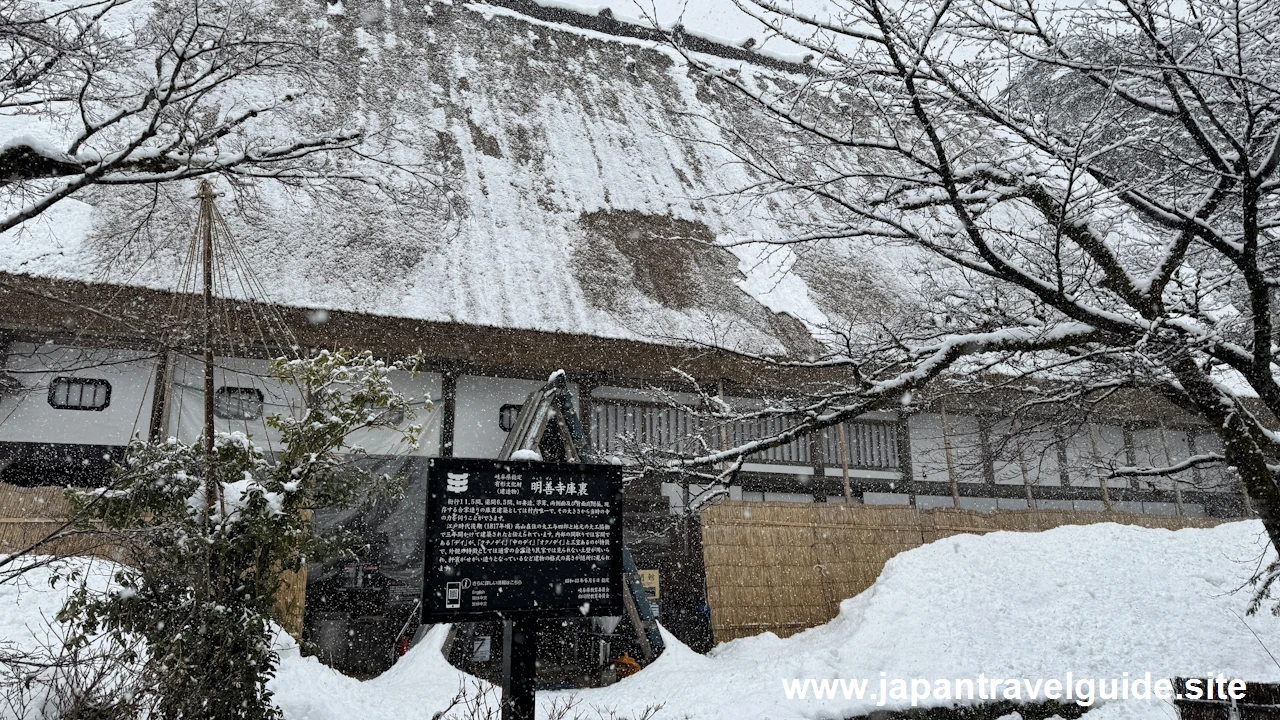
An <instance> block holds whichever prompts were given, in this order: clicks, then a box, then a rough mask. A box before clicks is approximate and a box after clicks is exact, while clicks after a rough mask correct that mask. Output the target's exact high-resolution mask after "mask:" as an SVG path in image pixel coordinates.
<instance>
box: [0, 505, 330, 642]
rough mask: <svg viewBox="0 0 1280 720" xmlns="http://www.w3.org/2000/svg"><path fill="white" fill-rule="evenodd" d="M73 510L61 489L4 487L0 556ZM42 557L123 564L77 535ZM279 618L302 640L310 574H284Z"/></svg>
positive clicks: (46, 548)
mask: <svg viewBox="0 0 1280 720" xmlns="http://www.w3.org/2000/svg"><path fill="white" fill-rule="evenodd" d="M69 512H70V507H69V506H68V504H67V500H66V491H65V490H63V489H62V488H57V487H32V488H24V487H17V486H15V485H8V484H5V483H0V555H4V554H8V553H14V552H21V551H23V550H26V549H27V548H29V547H31V546H32V545H34V544H35V543H37V542H39V541H41V540H43V539H44V538H45V537H47V536H48V535H49V534H50V533H54V532H57V531H58V530H59V529H61V528H63V527H64V526H65V525H66V520H67V516H68V513H69ZM36 552H37V553H38V554H40V555H58V556H64V557H66V556H92V557H99V558H106V559H109V560H114V561H117V562H119V561H121V559H122V555H121V553H120V549H119V546H113V545H111V544H110V541H109V540H107V539H106V538H105V537H98V536H95V534H93V533H76V534H72V535H68V536H66V537H60V538H57V539H55V540H52V541H50V542H47V543H45V544H43V545H41V546H40V548H39V549H37V550H36ZM281 581H282V586H281V588H280V591H279V592H278V593H277V594H276V616H277V620H278V621H279V622H280V625H281V626H282V627H284V629H285V630H286V631H288V632H289V634H291V635H293V636H294V637H295V638H301V637H302V617H303V606H304V603H305V600H306V589H307V588H306V586H307V570H306V568H305V567H304V568H303V569H302V570H301V571H299V572H284V573H281Z"/></svg>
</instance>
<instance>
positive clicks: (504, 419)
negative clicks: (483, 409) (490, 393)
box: [489, 405, 524, 432]
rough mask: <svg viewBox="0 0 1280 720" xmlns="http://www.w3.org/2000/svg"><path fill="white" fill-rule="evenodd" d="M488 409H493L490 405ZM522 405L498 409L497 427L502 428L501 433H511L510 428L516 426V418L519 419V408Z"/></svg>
mask: <svg viewBox="0 0 1280 720" xmlns="http://www.w3.org/2000/svg"><path fill="white" fill-rule="evenodd" d="M489 407H493V406H492V405H490V406H489ZM522 407H524V406H523V405H503V406H502V407H501V408H499V409H498V427H500V428H502V432H511V428H514V427H515V426H516V418H518V417H520V408H522Z"/></svg>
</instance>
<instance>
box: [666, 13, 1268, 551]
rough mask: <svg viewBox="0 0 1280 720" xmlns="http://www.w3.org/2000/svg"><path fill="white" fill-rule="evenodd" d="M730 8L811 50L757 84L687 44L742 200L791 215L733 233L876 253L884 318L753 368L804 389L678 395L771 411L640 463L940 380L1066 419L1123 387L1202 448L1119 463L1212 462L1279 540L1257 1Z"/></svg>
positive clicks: (732, 450)
mask: <svg viewBox="0 0 1280 720" xmlns="http://www.w3.org/2000/svg"><path fill="white" fill-rule="evenodd" d="M735 2H736V3H737V5H738V7H739V8H740V9H741V10H742V11H743V12H744V13H748V14H750V15H752V16H753V17H755V18H756V19H758V20H759V22H760V23H761V25H762V27H763V28H765V29H766V30H767V32H769V33H770V34H775V35H777V36H781V37H782V38H784V39H785V40H787V41H789V42H791V43H794V44H796V45H799V46H802V47H803V48H805V49H806V50H807V51H808V52H810V53H811V54H812V56H813V58H812V59H811V62H810V70H809V72H807V73H806V74H804V75H798V76H793V77H780V76H778V75H777V74H776V73H765V72H762V71H759V70H753V69H752V68H750V67H744V68H738V69H728V68H726V67H725V66H724V64H723V63H719V62H717V63H711V62H707V61H705V60H704V59H703V58H700V57H697V56H694V55H691V54H687V55H686V58H687V60H688V62H689V63H690V64H691V65H692V66H693V67H694V68H695V69H696V70H697V71H700V73H699V74H700V75H701V77H702V78H704V79H705V81H706V82H708V83H710V84H713V85H718V86H719V87H720V88H721V89H727V90H729V91H730V92H731V93H732V94H734V95H736V96H737V97H738V98H739V99H740V100H745V101H746V103H747V105H748V106H750V107H752V108H754V109H755V110H753V111H751V112H747V113H738V114H729V115H726V116H724V117H722V118H721V119H720V120H719V121H718V122H719V125H720V131H721V132H720V137H721V138H722V140H721V141H719V142H721V144H722V145H723V146H724V147H725V148H727V149H728V150H730V151H731V152H733V153H734V154H735V155H736V156H737V158H739V159H740V160H741V162H743V163H745V164H746V165H747V166H748V167H749V168H750V170H751V171H752V173H753V174H754V177H755V178H757V181H756V182H755V184H753V185H752V186H751V187H745V188H741V191H742V193H744V194H746V195H779V194H781V195H785V196H787V200H789V201H790V204H789V205H788V207H791V208H793V209H794V213H793V219H794V222H795V225H794V231H793V232H791V233H789V234H786V235H782V236H777V237H752V238H746V239H744V242H766V243H775V244H777V245H782V246H788V248H790V249H792V250H796V251H802V250H803V249H804V248H806V247H811V246H817V245H841V246H846V247H855V248H860V249H862V250H863V251H866V250H868V249H882V248H886V247H892V248H895V256H896V257H898V258H899V259H900V260H899V261H898V262H897V263H896V264H895V267H894V272H895V273H897V274H898V276H899V278H898V280H900V282H897V283H896V284H897V287H899V288H901V289H902V290H901V293H900V297H899V300H900V302H899V306H898V308H899V310H898V312H896V313H893V314H891V315H890V316H881V317H875V318H862V317H859V316H858V314H857V312H856V309H854V308H850V311H849V312H848V313H846V314H845V317H844V318H843V322H841V323H833V325H832V326H831V327H827V328H820V329H819V332H820V333H823V332H825V334H826V335H827V340H828V347H829V352H828V354H827V355H826V356H824V357H820V358H817V359H815V360H805V361H797V362H792V361H786V360H782V359H778V358H765V357H760V358H759V359H760V360H761V361H762V362H768V363H772V364H775V365H778V364H781V365H789V366H803V367H810V368H815V369H822V370H823V371H824V372H826V373H827V377H828V378H830V379H829V380H828V381H827V382H826V384H825V385H823V386H821V387H815V388H813V389H811V390H810V391H809V392H807V393H806V394H804V395H803V396H797V397H792V398H788V399H786V400H785V401H782V400H779V401H777V402H773V403H771V404H769V405H768V406H765V407H762V408H760V409H757V410H752V411H750V412H742V411H735V410H734V409H733V408H729V407H727V406H725V405H724V403H722V402H719V401H718V400H717V397H716V395H715V394H713V393H707V392H704V393H702V396H703V398H704V402H703V405H702V406H701V407H700V408H695V410H696V411H697V412H698V413H700V414H701V415H702V416H703V417H704V419H705V420H707V421H710V422H741V421H743V420H755V419H760V418H786V419H787V423H786V425H785V428H784V429H782V430H780V431H778V432H773V433H767V434H766V436H765V437H760V438H757V439H755V440H753V441H751V442H747V443H741V444H736V445H734V446H732V447H723V448H712V447H711V446H707V447H706V448H705V451H704V452H699V453H694V454H692V455H685V456H684V457H681V458H678V459H668V460H665V461H663V462H664V463H665V465H666V466H667V467H691V466H692V467H709V466H713V465H714V466H716V467H717V468H722V469H720V470H717V471H716V472H708V473H707V475H708V478H709V479H719V480H721V481H723V480H724V479H725V478H726V477H727V475H728V474H730V473H732V472H734V471H736V469H737V468H739V467H740V465H741V462H742V459H743V458H744V457H746V456H749V455H750V454H752V453H755V452H759V451H760V450H762V449H767V448H769V447H776V446H778V445H781V444H785V443H789V442H792V441H794V440H795V439H796V438H799V437H802V436H805V435H807V434H811V433H814V432H817V431H819V430H821V429H822V428H826V427H830V426H833V425H836V424H838V423H840V422H842V421H846V420H851V419H853V418H855V417H857V416H858V415H861V414H863V413H865V412H867V411H870V410H874V409H880V408H887V407H897V406H899V405H900V404H902V403H904V402H906V403H912V402H918V401H920V400H921V399H922V398H925V397H927V393H928V392H930V391H931V390H933V389H936V388H939V387H943V386H945V387H946V388H948V389H949V391H951V390H954V389H956V388H968V389H974V390H977V389H986V390H992V389H1002V390H1009V389H1011V388H1017V389H1018V390H1019V391H1020V392H1022V393H1026V394H1028V396H1029V399H1027V400H1026V401H1025V402H1026V403H1028V404H1049V403H1074V404H1077V405H1080V406H1083V407H1088V406H1090V405H1095V404H1097V403H1100V402H1103V401H1104V400H1106V399H1107V398H1110V397H1113V396H1114V395H1115V394H1116V393H1118V392H1121V391H1124V390H1127V389H1136V390H1139V391H1141V392H1145V393H1154V394H1156V395H1157V396H1159V397H1161V398H1164V399H1166V400H1168V401H1171V402H1172V403H1174V404H1175V405H1177V406H1178V407H1180V408H1182V409H1184V410H1187V411H1189V412H1191V413H1193V414H1194V415H1196V416H1198V417H1200V418H1203V419H1204V420H1205V421H1206V423H1207V424H1208V425H1209V426H1210V427H1212V428H1213V429H1214V430H1215V431H1216V432H1217V434H1218V436H1219V437H1220V438H1221V441H1222V448H1223V449H1222V451H1221V452H1207V453H1198V454H1196V455H1195V456H1193V457H1191V458H1188V459H1187V460H1185V461H1183V462H1181V463H1178V464H1177V465H1176V466H1173V467H1161V468H1141V469H1140V468H1128V469H1122V470H1127V471H1128V472H1131V473H1134V474H1144V475H1148V476H1153V475H1160V474H1170V473H1173V472H1176V471H1183V470H1187V469H1190V468H1193V467H1198V466H1205V465H1211V464H1222V463H1225V464H1227V465H1229V466H1231V467H1232V468H1234V469H1235V470H1237V471H1238V472H1239V475H1240V477H1241V479H1242V480H1243V484H1244V487H1245V488H1246V490H1247V493H1248V496H1249V498H1250V499H1251V500H1252V502H1253V506H1254V508H1255V509H1256V510H1257V512H1258V514H1259V516H1260V517H1261V519H1262V522H1263V524H1264V525H1265V527H1266V530H1267V533H1268V535H1269V536H1270V538H1271V541H1272V543H1273V544H1274V545H1276V546H1277V547H1280V486H1278V485H1277V473H1280V464H1277V462H1276V460H1275V458H1276V457H1277V455H1278V452H1277V451H1280V424H1277V420H1276V418H1277V417H1280V383H1278V382H1277V379H1276V376H1275V363H1276V361H1277V359H1276V352H1277V343H1276V330H1275V327H1274V324H1275V318H1276V314H1275V308H1274V303H1275V290H1276V286H1277V283H1278V282H1280V281H1277V279H1276V260H1277V252H1276V250H1277V247H1276V227H1277V223H1278V222H1280V214H1278V213H1277V189H1278V188H1280V177H1278V175H1277V168H1278V167H1280V105H1278V103H1280V37H1278V36H1277V33H1278V32H1280V29H1278V28H1280V6H1276V4H1274V3H1243V2H1232V1H1231V0H1192V1H1191V2H1179V3H1165V2H1143V1H1140V0H1107V1H1100V2H1097V3H1090V4H1088V5H1082V6H1081V7H1079V8H1074V7H1072V8H1067V9H1063V8H1062V7H1061V6H1060V5H1055V4H1052V3H1041V2H1039V1H1038V0H1010V1H1003V0H1002V1H999V2H997V1H994V0H963V1H960V2H941V3H938V2H919V1H913V0H907V1H906V2H896V1H895V2H881V1H880V0H839V1H838V2H834V3H830V6H831V7H833V8H834V9H833V10H831V12H830V13H829V14H826V15H821V16H818V15H809V14H806V13H803V12H800V11H798V10H796V9H795V7H794V6H793V5H792V4H790V3H781V2H775V1H774V0H735ZM676 47H679V45H678V43H677V44H676ZM760 110H763V113H761V112H759V111H760ZM761 116H763V117H764V118H765V119H764V120H763V121H761V120H760V117H761ZM853 254H854V255H856V253H853ZM737 350H739V351H741V349H740V348H739V349H737ZM748 354H750V353H748ZM1030 381H1035V382H1030ZM723 463H729V464H728V465H724V464H723Z"/></svg>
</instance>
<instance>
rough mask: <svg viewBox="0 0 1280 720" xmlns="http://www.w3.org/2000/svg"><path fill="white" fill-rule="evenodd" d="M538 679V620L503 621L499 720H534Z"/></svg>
mask: <svg viewBox="0 0 1280 720" xmlns="http://www.w3.org/2000/svg"><path fill="white" fill-rule="evenodd" d="M537 679H538V621H537V620H536V619H534V618H519V619H516V620H504V621H503V622H502V720H534V717H533V713H534V705H535V703H534V696H535V688H536V687H537Z"/></svg>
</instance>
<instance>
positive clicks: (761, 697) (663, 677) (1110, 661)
mask: <svg viewBox="0 0 1280 720" xmlns="http://www.w3.org/2000/svg"><path fill="white" fill-rule="evenodd" d="M1270 552H1271V551H1270V550H1269V549H1268V548H1267V544H1266V541H1265V536H1264V534H1263V532H1262V526H1261V524H1260V523H1258V522H1254V521H1250V522H1238V523H1231V524H1227V525H1223V526H1220V527H1217V528H1214V529H1207V530H1199V529H1191V530H1179V531H1176V532H1171V531H1167V530H1148V529H1143V528H1138V527H1132V526H1122V525H1115V524H1102V525H1090V526H1076V527H1063V528H1058V529H1056V530H1050V531H1047V532H1043V533H1029V534H1023V533H1003V532H1002V533H992V534H989V535H985V536H972V535H962V536H957V537H953V538H947V539H944V540H940V541H938V542H935V543H932V544H930V545H926V546H924V547H921V548H917V549H915V550H911V551H909V552H906V553H903V554H901V555H899V556H898V557H896V558H894V559H893V560H892V561H890V562H889V564H888V565H886V566H885V569H884V572H883V573H882V574H881V576H880V579H879V580H878V581H877V582H876V584H875V585H873V586H872V587H871V588H870V589H868V590H867V591H866V592H864V593H862V594H861V595H859V596H858V597H856V598H852V599H849V600H846V601H844V603H843V604H842V605H841V610H840V615H839V616H838V617H837V618H836V619H834V620H832V621H831V622H830V623H828V624H826V625H823V626H821V627H818V628H814V629H812V630H809V631H807V632H804V633H801V634H799V635H796V636H794V637H791V638H787V639H781V638H778V637H777V636H775V635H773V634H771V633H766V634H763V635H760V636H757V637H753V638H745V639H742V640H735V641H733V642H730V643H725V644H723V645H721V646H719V647H718V648H716V649H715V650H714V651H713V652H712V653H710V654H709V655H706V656H703V655H698V654H697V653H694V652H693V651H691V650H689V649H688V648H687V647H685V646H684V645H682V644H680V642H679V641H677V640H676V639H675V638H673V637H671V636H670V635H664V636H665V639H666V642H667V647H668V649H667V652H666V653H665V654H663V656H662V657H661V658H659V659H658V660H657V661H656V662H655V663H654V664H653V665H651V666H650V667H649V668H647V669H646V670H644V671H643V672H641V673H639V674H638V675H635V676H633V677H630V678H627V679H625V680H623V681H622V682H620V683H618V684H616V685H614V686H612V687H609V688H601V689H596V690H585V691H581V692H578V693H576V699H577V700H578V701H579V702H580V705H579V709H581V710H585V712H586V713H587V717H591V716H592V713H591V708H593V707H594V708H600V709H602V710H606V711H610V710H611V711H616V712H617V714H618V716H619V717H628V716H633V715H636V714H638V713H639V712H640V711H641V710H642V709H643V708H645V707H647V706H651V705H656V704H662V705H663V706H664V708H663V710H662V712H661V713H660V714H659V715H658V717H660V718H661V717H670V718H685V717H688V718H694V719H702V718H706V719H708V720H710V719H712V718H722V717H726V716H729V715H732V716H733V717H735V718H742V719H744V720H749V719H752V718H760V719H762V720H763V719H766V718H767V719H769V720H776V719H778V718H812V719H813V720H826V719H831V718H846V717H849V716H852V715H858V714H863V713H866V712H869V711H872V710H875V709H876V707H875V705H874V701H873V700H870V699H863V700H857V699H851V700H845V699H844V698H843V697H841V698H839V699H837V700H815V699H813V698H812V697H810V698H809V699H807V700H788V699H787V697H786V695H785V693H784V691H783V681H784V680H789V679H795V678H815V679H824V678H827V679H835V678H853V679H858V678H867V679H869V680H871V682H872V688H873V689H874V686H875V685H878V682H879V678H880V677H881V675H880V673H882V672H883V673H886V677H887V678H904V679H908V680H909V679H911V678H915V677H921V678H928V679H930V680H933V679H939V678H971V677H972V678H976V677H977V676H978V674H979V673H984V674H985V675H986V677H988V678H990V677H1002V678H1006V677H1027V678H1032V679H1035V678H1039V677H1045V678H1055V677H1056V678H1062V677H1064V676H1065V675H1066V673H1067V672H1072V673H1073V674H1074V676H1075V677H1077V678H1079V677H1084V676H1090V677H1095V678H1097V677H1107V678H1110V677H1121V674H1122V673H1125V672H1127V673H1129V674H1130V676H1131V677H1132V676H1141V675H1143V674H1144V673H1146V672H1150V673H1151V674H1152V676H1153V677H1156V678H1161V677H1173V676H1177V675H1183V676H1203V675H1204V674H1207V673H1209V672H1214V673H1217V672H1222V673H1224V674H1226V675H1228V676H1232V677H1240V678H1245V679H1248V680H1255V681H1275V680H1278V679H1280V668H1278V667H1277V665H1276V663H1275V662H1274V661H1272V660H1271V658H1270V657H1269V655H1268V653H1267V649H1266V648H1264V647H1263V643H1267V644H1268V645H1272V644H1275V645H1277V646H1280V642H1277V641H1276V638H1277V637H1280V618H1276V617H1274V616H1271V615H1269V614H1264V615H1261V616H1257V617H1245V615H1244V611H1245V607H1246V606H1247V604H1248V601H1249V589H1248V587H1247V585H1246V583H1247V580H1248V578H1249V576H1250V575H1251V574H1252V572H1253V571H1254V569H1255V568H1256V567H1258V565H1259V563H1261V562H1266V561H1267V560H1268V559H1269V555H1270ZM42 588H44V590H43V591H42ZM25 593H26V594H25V595H22V596H21V597H20V598H18V597H16V596H15V595H14V594H13V593H11V592H10V590H8V589H7V587H6V586H0V603H3V607H4V609H5V612H4V613H3V615H2V617H3V618H4V620H3V621H0V631H3V633H4V638H5V639H9V640H17V639H20V636H21V634H22V632H23V631H24V627H27V626H28V625H38V624H39V617H38V611H39V610H40V609H44V610H45V611H46V612H49V610H50V609H53V610H56V607H57V604H58V603H59V602H60V599H61V594H60V593H57V592H48V591H47V583H44V584H43V585H42V583H41V582H40V581H39V580H38V579H37V580H33V581H32V583H31V585H30V587H28V588H27V589H26V590H25ZM15 610H16V612H15ZM33 612H35V613H36V614H35V617H34V623H33V622H32V613H33ZM23 618H26V620H25V621H24V619H23ZM446 632H447V631H446V628H444V627H436V628H433V629H432V631H431V632H430V633H429V634H428V635H427V637H426V639H425V640H424V641H423V642H422V643H420V644H419V645H418V646H417V647H415V648H414V649H413V650H411V651H410V652H409V654H408V655H407V656H405V657H404V658H403V659H402V660H401V661H400V663H398V664H397V665H396V666H395V667H393V668H391V669H390V670H389V671H387V672H386V673H384V674H383V675H382V676H380V677H378V678H376V679H374V680H370V681H366V682H360V681H357V680H354V679H351V678H348V677H346V676H343V675H341V674H340V673H338V672H335V671H333V670H330V669H328V668H326V667H324V666H323V665H321V664H320V663H319V662H318V661H317V660H315V659H314V658H303V657H301V656H300V655H299V654H298V650H297V647H296V646H295V645H293V644H292V642H290V641H287V639H286V640H285V641H284V642H283V643H282V645H281V649H282V659H281V663H280V670H279V674H278V676H277V677H276V679H275V680H274V681H273V683H272V686H271V687H272V689H273V691H274V692H275V693H276V699H277V701H278V702H279V704H280V706H281V707H282V708H283V709H284V711H285V715H286V717H287V718H289V720H330V719H332V720H339V719H341V718H350V717H362V718H369V719H370V720H384V719H385V720H392V719H393V718H396V719H398V718H403V717H429V716H431V714H433V713H435V712H437V711H439V710H441V709H443V708H445V707H446V706H447V704H448V702H449V700H450V699H451V698H452V697H453V696H454V695H455V693H456V692H457V691H458V689H459V688H461V687H463V686H465V685H469V684H473V683H476V682H477V681H475V680H474V679H473V678H469V677H468V676H466V675H465V674H463V673H461V672H459V671H457V670H456V669H454V668H452V667H451V666H449V665H448V663H446V662H445V660H444V658H443V656H442V655H441V653H440V648H441V646H442V645H443V643H444V638H445V634H446ZM1254 633H1256V634H1257V636H1258V638H1261V641H1259V640H1258V639H1256V638H1255V637H1254ZM1278 651H1280V647H1275V648H1272V652H1273V653H1274V652H1278ZM481 686H482V687H487V686H485V685H483V684H481ZM570 696H571V694H570V693H568V692H555V693H540V694H539V706H540V708H541V709H542V712H543V713H544V714H545V712H546V710H547V708H548V707H549V706H550V704H551V703H553V702H556V701H559V702H561V703H563V702H565V701H566V700H568V699H569V698H570ZM1172 713H1173V708H1171V707H1169V706H1168V705H1167V704H1166V703H1164V702H1159V701H1128V702H1121V701H1111V702H1106V703H1101V704H1099V706H1097V707H1095V709H1094V710H1093V711H1091V712H1090V713H1089V715H1088V717H1089V718H1091V720H1118V719H1119V718H1130V719H1138V720H1141V719H1143V718H1152V719H1153V720H1154V719H1155V718H1168V717H1173V714H1172Z"/></svg>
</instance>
